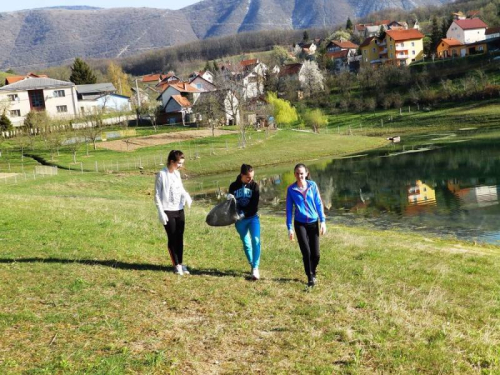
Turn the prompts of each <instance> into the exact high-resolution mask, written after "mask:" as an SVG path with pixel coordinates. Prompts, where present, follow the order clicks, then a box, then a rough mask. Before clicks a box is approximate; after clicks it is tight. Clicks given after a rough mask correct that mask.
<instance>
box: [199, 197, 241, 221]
mask: <svg viewBox="0 0 500 375" xmlns="http://www.w3.org/2000/svg"><path fill="white" fill-rule="evenodd" d="M238 218H239V216H238V212H237V211H236V199H234V198H231V199H228V200H225V201H223V202H221V203H219V204H218V205H217V206H215V207H214V208H212V210H211V211H210V212H209V213H208V215H207V218H206V220H205V221H206V222H207V224H208V225H210V226H212V227H224V226H227V225H231V224H234V223H236V221H237V220H238Z"/></svg>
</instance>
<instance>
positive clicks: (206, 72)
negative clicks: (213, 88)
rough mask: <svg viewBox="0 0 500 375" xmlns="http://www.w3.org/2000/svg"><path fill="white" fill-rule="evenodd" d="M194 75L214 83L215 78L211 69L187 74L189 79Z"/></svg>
mask: <svg viewBox="0 0 500 375" xmlns="http://www.w3.org/2000/svg"><path fill="white" fill-rule="evenodd" d="M196 77H201V78H203V79H204V80H205V81H208V82H210V83H214V79H215V76H214V74H213V73H212V72H211V71H209V70H201V71H199V72H193V73H191V75H190V76H189V81H192V80H193V79H195V78H196Z"/></svg>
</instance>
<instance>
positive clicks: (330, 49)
mask: <svg viewBox="0 0 500 375" xmlns="http://www.w3.org/2000/svg"><path fill="white" fill-rule="evenodd" d="M358 48H359V46H358V45H357V44H354V43H353V42H351V41H348V40H347V41H345V40H332V41H330V43H328V44H327V45H326V56H327V57H328V58H329V59H330V60H332V61H333V62H334V68H333V70H334V71H336V72H340V71H345V70H354V69H357V68H359V63H357V64H356V67H353V69H351V68H350V65H351V64H352V63H353V62H355V61H358V60H359V59H358Z"/></svg>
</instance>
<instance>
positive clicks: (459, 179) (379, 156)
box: [205, 129, 500, 244]
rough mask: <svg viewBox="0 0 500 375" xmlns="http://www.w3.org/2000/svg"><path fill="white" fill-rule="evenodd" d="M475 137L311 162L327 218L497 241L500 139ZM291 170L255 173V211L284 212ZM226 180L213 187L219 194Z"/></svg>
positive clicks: (437, 137) (408, 142)
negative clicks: (257, 202) (258, 205)
mask: <svg viewBox="0 0 500 375" xmlns="http://www.w3.org/2000/svg"><path fill="white" fill-rule="evenodd" d="M474 135H477V132H476V131H475V129H464V130H463V131H462V132H460V133H459V134H456V133H449V134H429V135H426V136H414V137H407V138H405V137H403V138H402V142H401V143H398V144H394V145H390V146H388V147H385V148H383V149H379V150H375V151H372V152H369V153H367V154H364V155H355V156H353V157H348V158H344V159H334V160H322V161H319V162H315V163H309V167H310V171H311V177H312V179H313V180H314V181H316V182H317V183H318V185H319V187H320V191H321V194H322V199H323V202H324V204H325V213H326V215H327V216H328V219H329V221H332V222H334V223H340V224H346V225H365V226H371V227H376V228H383V229H389V228H390V229H398V228H399V229H403V230H406V231H408V230H409V231H418V232H427V233H432V234H437V235H439V236H446V237H448V236H451V237H456V238H460V239H465V240H470V241H480V242H488V243H493V244H500V204H499V196H500V180H499V179H500V144H499V142H498V139H496V138H494V137H491V138H490V137H483V138H481V139H476V140H475V139H471V137H473V136H474ZM305 159H306V158H305ZM292 168H293V166H289V167H282V168H275V169H274V170H257V171H256V179H257V180H258V181H259V184H260V187H261V209H263V210H267V211H271V212H274V213H276V214H280V215H283V217H284V210H285V202H284V201H285V192H286V188H287V186H288V185H289V184H291V183H293V182H294V181H295V180H294V176H293V171H292ZM232 177H233V178H232V179H233V180H234V177H236V176H232ZM229 180H231V178H230V177H227V178H226V179H224V178H219V179H218V181H216V182H214V183H213V185H214V187H216V186H220V187H221V188H222V190H223V191H224V192H225V191H226V190H227V185H228V184H229ZM211 190H212V192H210V189H208V190H206V189H205V193H206V194H208V195H207V196H208V197H212V198H213V197H214V196H215V195H216V194H213V191H214V189H211ZM207 191H208V193H207ZM218 192H219V189H217V191H216V193H218Z"/></svg>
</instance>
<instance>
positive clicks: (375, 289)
mask: <svg viewBox="0 0 500 375" xmlns="http://www.w3.org/2000/svg"><path fill="white" fill-rule="evenodd" d="M152 185H153V177H152V176H146V175H123V174H112V175H105V174H92V173H84V174H69V173H68V172H61V173H60V175H58V176H54V177H46V178H44V179H41V178H40V179H37V180H34V181H26V182H24V183H22V184H17V185H12V186H0V194H1V197H2V205H1V206H0V246H1V248H2V251H1V257H0V280H2V282H1V283H0V373H2V374H14V373H28V374H53V373H92V374H94V373H98V374H123V373H151V374H160V373H172V374H191V373H192V374H218V373H232V374H242V373H262V374H285V373H287V374H288V373H294V374H295V373H296V374H301V373H303V374H331V373H345V374H358V373H359V374H372V373H405V374H407V373H414V374H417V373H428V374H436V373H441V374H443V373H455V374H466V373H470V374H477V373H484V374H486V373H499V372H500V328H499V327H500V297H499V296H500V293H499V292H500V287H499V286H500V251H499V249H498V248H496V247H492V246H473V245H470V244H466V243H459V242H454V241H444V240H440V239H437V238H425V237H422V236H420V235H413V234H405V233H400V232H391V231H372V230H367V229H361V228H348V227H341V226H329V231H328V233H327V235H326V236H324V237H323V238H322V244H321V248H322V259H321V263H320V267H319V276H318V277H319V286H318V287H317V288H315V289H314V290H312V291H310V292H306V291H305V288H304V282H305V277H304V275H303V270H302V262H301V257H300V252H299V250H298V245H297V243H290V242H289V241H288V240H287V238H286V228H285V225H284V217H282V216H271V215H263V216H262V217H261V220H262V227H263V233H262V242H263V255H262V264H261V273H262V276H263V277H262V280H260V281H259V282H252V281H249V280H247V279H246V277H247V275H248V271H249V270H248V266H247V265H246V261H245V260H244V255H243V251H242V249H241V244H240V241H239V239H238V236H237V234H236V231H235V230H234V228H232V227H227V228H210V227H208V226H206V224H205V223H204V218H205V215H206V213H207V212H208V210H209V207H206V206H203V205H199V204H197V202H195V204H194V206H193V208H192V209H191V210H188V211H187V232H186V250H185V253H186V256H185V258H186V263H187V264H188V265H189V266H190V267H191V268H192V275H190V276H184V277H179V276H177V275H175V274H173V272H172V267H171V266H170V264H169V260H168V255H167V253H166V248H165V235H164V232H163V228H162V227H161V226H160V225H159V223H158V222H157V219H156V212H155V208H154V204H153V201H152V192H153V190H152Z"/></svg>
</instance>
